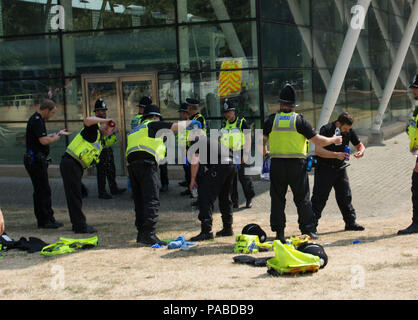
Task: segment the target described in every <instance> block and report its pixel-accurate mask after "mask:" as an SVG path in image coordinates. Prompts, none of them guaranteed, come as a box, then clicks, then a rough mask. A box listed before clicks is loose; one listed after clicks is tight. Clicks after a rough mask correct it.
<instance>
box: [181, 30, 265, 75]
mask: <svg viewBox="0 0 418 320" xmlns="http://www.w3.org/2000/svg"><path fill="white" fill-rule="evenodd" d="M179 34H180V35H179V37H180V38H179V45H180V47H179V50H180V66H181V70H183V71H188V70H215V69H219V68H220V67H221V64H222V61H224V60H226V59H240V60H241V61H242V67H243V68H249V67H256V66H257V42H256V37H257V35H256V24H255V22H245V23H234V24H232V23H221V24H214V25H207V24H204V25H192V26H181V27H180V28H179Z"/></svg>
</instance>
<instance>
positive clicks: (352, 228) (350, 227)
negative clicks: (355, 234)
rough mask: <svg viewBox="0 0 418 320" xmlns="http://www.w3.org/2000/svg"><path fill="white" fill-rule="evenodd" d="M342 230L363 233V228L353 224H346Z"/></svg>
mask: <svg viewBox="0 0 418 320" xmlns="http://www.w3.org/2000/svg"><path fill="white" fill-rule="evenodd" d="M344 230H345V231H363V230H364V227H363V226H361V225H359V224H357V223H355V222H354V223H349V224H347V223H346V224H345V228H344Z"/></svg>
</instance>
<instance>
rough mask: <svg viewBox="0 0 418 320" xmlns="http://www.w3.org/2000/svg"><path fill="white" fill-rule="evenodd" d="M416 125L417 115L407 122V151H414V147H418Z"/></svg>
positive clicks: (417, 121)
mask: <svg viewBox="0 0 418 320" xmlns="http://www.w3.org/2000/svg"><path fill="white" fill-rule="evenodd" d="M417 123H418V115H416V116H412V117H411V119H410V121H409V126H408V137H409V140H410V142H409V150H411V151H412V150H414V149H415V147H416V146H418V130H417Z"/></svg>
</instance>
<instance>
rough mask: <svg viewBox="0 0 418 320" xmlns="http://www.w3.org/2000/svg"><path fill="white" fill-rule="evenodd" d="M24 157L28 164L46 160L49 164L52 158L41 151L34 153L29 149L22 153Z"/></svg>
mask: <svg viewBox="0 0 418 320" xmlns="http://www.w3.org/2000/svg"><path fill="white" fill-rule="evenodd" d="M24 158H26V159H28V163H29V164H34V163H35V162H41V161H46V164H47V165H49V164H50V163H51V162H52V158H51V157H48V156H47V155H45V154H43V153H42V152H37V153H34V152H33V151H32V150H29V151H28V152H26V153H25V154H24Z"/></svg>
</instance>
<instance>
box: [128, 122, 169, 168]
mask: <svg viewBox="0 0 418 320" xmlns="http://www.w3.org/2000/svg"><path fill="white" fill-rule="evenodd" d="M172 125H173V123H172V122H166V121H153V122H151V123H149V124H148V137H150V138H155V135H156V134H157V132H158V130H161V129H171V126H172ZM127 160H128V162H129V163H131V162H133V161H137V160H155V158H154V157H153V156H152V155H151V154H149V153H148V152H145V151H138V152H132V153H131V154H129V156H128V158H127Z"/></svg>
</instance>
